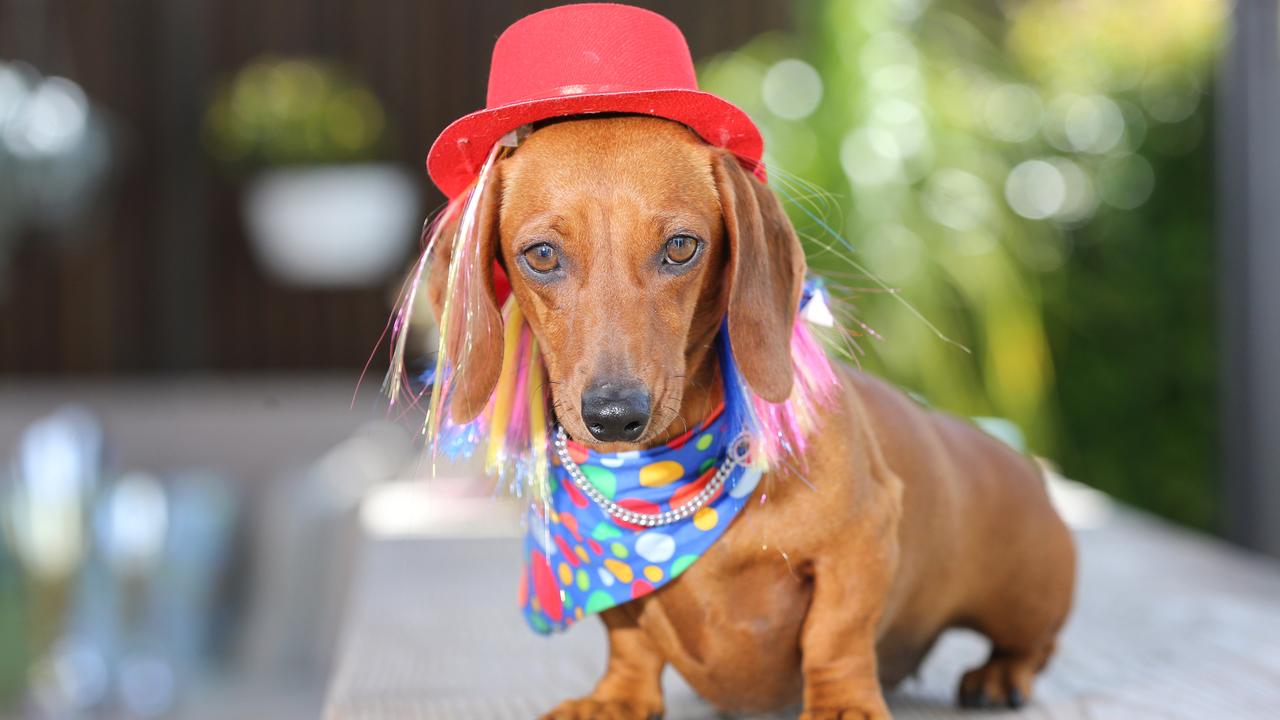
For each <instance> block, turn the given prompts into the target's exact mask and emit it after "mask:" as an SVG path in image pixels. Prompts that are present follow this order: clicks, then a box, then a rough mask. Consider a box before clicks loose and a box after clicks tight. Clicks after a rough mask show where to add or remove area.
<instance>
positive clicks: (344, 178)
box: [205, 58, 421, 287]
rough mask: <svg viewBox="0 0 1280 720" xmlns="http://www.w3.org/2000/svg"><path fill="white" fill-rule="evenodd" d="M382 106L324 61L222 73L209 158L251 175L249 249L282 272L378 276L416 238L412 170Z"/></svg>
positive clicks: (322, 282)
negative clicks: (390, 156) (393, 148)
mask: <svg viewBox="0 0 1280 720" xmlns="http://www.w3.org/2000/svg"><path fill="white" fill-rule="evenodd" d="M385 123H386V121H385V115H384V113H383V109H382V105H381V104H380V103H379V102H378V100H377V98H376V97H375V96H374V95H373V92H372V91H371V90H370V89H369V88H368V87H367V86H365V85H364V84H363V83H361V82H359V81H357V80H356V79H355V78H354V77H353V76H352V75H351V74H350V73H348V72H346V71H344V70H342V69H341V68H339V67H337V66H335V65H333V64H332V63H328V62H324V61H319V60H312V59H300V58H294V59H276V58H262V59H259V60H256V61H254V62H251V63H249V64H248V65H246V66H245V67H244V68H243V69H242V70H240V71H239V72H238V73H237V74H236V75H235V76H234V77H233V78H232V79H231V80H229V81H228V82H226V83H224V84H223V86H222V88H221V89H220V90H219V92H218V94H217V95H216V97H215V98H214V100H213V103H212V104H211V105H210V107H209V110H208V112H207V114H206V117H205V138H206V144H207V145H208V148H209V151H210V153H211V154H212V155H213V157H214V158H215V159H216V160H217V161H218V162H219V163H220V164H221V165H222V166H223V167H225V168H226V169H227V170H228V171H229V172H231V173H232V174H233V175H249V176H251V179H250V180H249V182H248V183H247V184H246V186H245V193H244V198H243V209H244V216H245V221H246V224H247V225H248V229H249V235H250V238H251V240H252V242H253V251H254V256H255V258H256V259H257V261H258V263H259V264H260V265H261V266H262V267H263V269H265V270H266V271H267V272H268V273H270V275H271V276H272V277H274V278H275V279H277V280H278V281H280V282H282V283H285V284H289V285H295V286H304V287H363V286H374V285H377V284H378V283H381V282H383V281H385V280H386V279H388V278H389V277H391V276H392V275H393V274H394V273H395V272H396V271H398V270H399V269H400V268H401V267H402V266H403V264H404V259H405V256H406V254H407V252H408V251H409V249H410V247H412V244H413V242H414V241H415V240H416V239H417V233H416V232H415V231H416V229H417V224H418V222H419V219H420V212H421V211H420V208H419V204H420V197H419V189H418V183H417V179H416V178H415V177H414V176H413V175H411V174H410V173H408V172H407V171H405V170H404V169H403V168H401V167H398V166H395V165H391V164H382V163H376V162H374V161H376V160H378V159H380V158H381V157H383V156H384V155H385V151H386V142H387V140H386V137H387V135H386V128H385Z"/></svg>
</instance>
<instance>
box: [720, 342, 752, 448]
mask: <svg viewBox="0 0 1280 720" xmlns="http://www.w3.org/2000/svg"><path fill="white" fill-rule="evenodd" d="M716 358H717V359H718V360H719V361H720V375H721V377H722V378H723V380H724V412H725V417H727V418H728V420H729V427H731V428H742V429H744V430H746V431H747V432H748V433H750V434H751V437H752V439H753V440H758V439H759V435H760V426H759V423H757V422H756V414H755V410H754V408H753V405H752V402H751V390H749V389H748V388H747V384H746V382H744V381H743V379H742V373H740V372H739V371H738V363H737V361H736V360H735V359H734V357H733V347H732V345H731V344H730V342H729V318H728V317H727V316H726V317H725V319H724V320H722V321H721V323H720V332H718V333H716Z"/></svg>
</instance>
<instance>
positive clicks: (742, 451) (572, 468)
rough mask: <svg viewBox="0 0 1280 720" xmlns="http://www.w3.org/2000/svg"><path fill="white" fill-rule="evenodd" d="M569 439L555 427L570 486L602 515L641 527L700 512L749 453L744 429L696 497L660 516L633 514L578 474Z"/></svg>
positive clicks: (749, 448) (562, 462) (643, 513)
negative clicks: (602, 513)
mask: <svg viewBox="0 0 1280 720" xmlns="http://www.w3.org/2000/svg"><path fill="white" fill-rule="evenodd" d="M568 442H569V439H568V437H567V436H566V435H565V432H564V428H563V427H561V426H559V425H557V426H556V439H555V448H556V457H557V458H559V459H560V466H561V467H563V468H564V469H565V472H567V473H569V477H570V478H571V479H572V480H573V484H574V485H577V486H578V489H579V490H581V491H582V492H583V494H584V495H586V496H587V497H588V498H590V499H591V502H593V503H595V504H596V505H597V506H598V507H599V508H600V509H601V510H603V511H604V512H605V514H607V515H609V516H610V517H612V518H613V519H615V520H621V521H622V522H625V523H630V524H632V525H639V526H641V527H659V526H661V525H670V524H672V523H676V522H680V521H681V520H683V519H685V518H687V517H689V516H690V515H693V514H694V513H696V512H698V511H699V510H701V509H702V506H704V505H706V504H707V502H709V501H710V500H711V498H713V497H715V496H716V493H717V492H719V491H720V487H721V486H722V485H724V481H725V480H726V479H728V477H729V473H731V472H733V469H734V468H735V467H737V466H739V465H743V464H745V463H746V460H747V455H748V454H749V453H750V451H751V436H750V435H749V434H748V433H747V432H746V431H745V430H744V431H743V432H741V433H739V434H738V436H737V437H736V438H734V439H733V442H731V443H729V451H728V452H727V453H725V456H724V460H723V461H722V462H721V463H720V467H719V468H717V469H716V473H715V475H713V476H711V479H710V480H708V481H707V484H706V486H705V487H703V488H702V489H701V490H699V491H698V494H697V495H694V496H693V497H691V498H689V500H688V501H687V502H685V503H684V504H683V505H681V506H680V507H676V508H671V509H670V510H667V511H664V512H660V513H646V512H637V511H635V510H630V509H628V508H625V507H622V506H621V505H619V504H617V503H615V502H614V501H612V500H610V499H609V498H607V497H605V496H604V495H603V494H602V493H601V492H600V491H599V490H597V489H596V486H595V485H593V484H592V483H591V481H590V480H588V479H587V478H586V476H585V475H583V474H582V468H580V467H578V463H576V462H574V461H573V458H571V457H569V447H568Z"/></svg>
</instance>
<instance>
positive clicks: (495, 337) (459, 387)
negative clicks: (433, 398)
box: [426, 172, 502, 423]
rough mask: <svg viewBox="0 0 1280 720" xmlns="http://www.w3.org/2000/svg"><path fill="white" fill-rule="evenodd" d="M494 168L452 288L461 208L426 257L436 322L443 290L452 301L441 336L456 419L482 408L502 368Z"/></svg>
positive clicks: (439, 320)
mask: <svg viewBox="0 0 1280 720" xmlns="http://www.w3.org/2000/svg"><path fill="white" fill-rule="evenodd" d="M496 174H497V173H496V172H495V173H494V175H495V177H492V178H489V180H488V182H486V183H485V186H484V187H483V188H481V189H480V192H481V193H482V195H481V197H480V203H479V206H478V208H477V213H476V229H475V237H474V242H475V243H476V244H475V245H474V246H471V247H462V248H461V252H462V253H463V256H462V257H460V258H459V259H458V261H459V265H458V277H457V279H456V282H455V284H454V287H453V288H450V287H449V263H450V259H451V258H453V256H454V253H455V251H456V250H458V248H457V241H458V226H459V221H460V216H461V214H462V213H461V210H459V212H457V213H455V214H454V216H453V217H451V218H448V219H447V220H446V222H445V226H444V227H443V228H442V229H441V231H440V234H439V236H438V237H437V238H436V241H435V245H434V246H433V247H432V248H431V255H430V257H429V258H428V265H427V278H426V280H427V300H428V301H429V302H430V304H431V311H432V314H434V315H435V317H436V323H437V325H444V322H443V314H444V307H445V301H446V299H447V298H446V294H447V293H448V292H450V291H452V292H453V293H454V297H453V303H454V307H453V308H452V309H451V312H450V317H449V319H448V323H447V326H445V337H443V338H442V342H443V343H445V348H446V357H448V358H449V364H450V365H451V366H452V370H453V372H454V374H453V379H452V382H451V390H450V394H449V408H450V410H449V415H450V419H451V420H452V421H453V422H455V423H466V422H469V421H471V420H473V419H474V418H475V417H476V416H477V415H479V414H480V411H482V410H484V406H485V405H486V404H487V403H488V402H489V396H490V395H492V394H493V389H494V386H496V385H497V384H498V375H499V374H500V373H501V371H502V314H501V313H500V312H499V311H498V298H497V295H496V293H495V292H494V288H493V263H494V259H495V258H496V257H497V247H498V210H499V204H500V200H499V198H500V194H499V188H500V186H501V182H499V180H498V178H497V177H496Z"/></svg>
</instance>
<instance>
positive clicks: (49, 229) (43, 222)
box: [0, 61, 113, 281]
mask: <svg viewBox="0 0 1280 720" xmlns="http://www.w3.org/2000/svg"><path fill="white" fill-rule="evenodd" d="M112 160H113V158H112V152H111V142H110V132H109V127H108V123H107V120H106V118H105V116H104V115H103V113H102V112H101V111H99V110H98V108H97V107H96V106H94V104H93V103H92V102H91V101H90V99H89V98H88V96H87V95H86V94H85V92H84V90H83V89H82V88H81V87H80V86H79V85H77V84H76V83H75V82H72V81H71V80H68V79H67V78H62V77H54V76H48V77H46V76H42V75H41V74H40V73H39V72H38V71H37V70H36V69H35V68H33V67H31V66H30V65H27V64H25V63H6V62H3V61H0V273H2V272H3V270H4V266H5V264H6V257H7V255H8V253H9V252H11V251H12V250H13V248H14V246H15V244H16V243H17V241H18V238H19V237H20V235H21V234H22V233H23V232H24V231H26V230H36V231H39V232H41V233H44V234H45V235H47V236H49V237H70V236H73V235H74V233H71V232H68V231H69V230H72V229H74V228H76V227H77V225H78V224H79V223H81V222H83V221H84V218H85V216H86V215H87V214H88V212H89V210H90V209H91V207H92V205H93V203H94V202H95V201H96V199H97V198H98V195H99V192H100V191H101V189H102V186H103V184H104V182H105V180H106V178H107V176H108V173H109V171H110V168H111V163H112ZM2 279H3V278H2V275H0V281H2Z"/></svg>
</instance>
